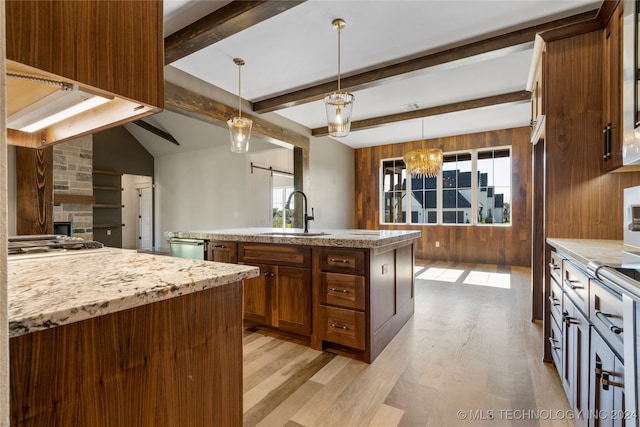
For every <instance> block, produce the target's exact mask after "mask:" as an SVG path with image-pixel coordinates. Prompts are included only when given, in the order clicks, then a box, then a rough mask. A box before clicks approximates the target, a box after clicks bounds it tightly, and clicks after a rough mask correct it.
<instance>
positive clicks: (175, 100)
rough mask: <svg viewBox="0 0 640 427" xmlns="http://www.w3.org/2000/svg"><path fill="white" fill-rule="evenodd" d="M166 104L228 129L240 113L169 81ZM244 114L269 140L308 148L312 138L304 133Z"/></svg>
mask: <svg viewBox="0 0 640 427" xmlns="http://www.w3.org/2000/svg"><path fill="white" fill-rule="evenodd" d="M164 103H165V109H167V110H169V111H173V112H174V113H178V114H182V115H184V116H188V117H191V118H194V119H196V120H201V121H204V122H207V123H211V124H214V125H217V126H221V127H224V128H227V120H229V119H230V118H231V117H234V116H238V110H236V109H234V108H232V107H229V106H227V105H225V104H222V103H220V102H218V101H215V100H213V99H211V98H207V97H205V96H202V95H200V94H199V93H196V92H193V91H191V90H188V89H185V88H183V87H180V86H178V85H175V84H173V83H171V82H168V81H165V85H164ZM243 117H247V118H250V119H251V120H253V127H252V131H251V132H252V133H257V134H260V135H262V136H263V137H265V138H266V139H267V140H268V141H281V142H286V143H288V144H291V145H293V146H295V147H300V148H303V149H306V150H308V149H309V138H308V137H306V136H304V135H301V134H299V133H296V132H293V131H290V130H288V129H285V128H283V127H282V126H276V125H274V124H272V123H269V122H267V121H266V120H263V119H261V118H258V117H255V116H251V115H248V114H244V115H243Z"/></svg>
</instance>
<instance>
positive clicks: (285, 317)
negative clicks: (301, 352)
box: [272, 266, 311, 335]
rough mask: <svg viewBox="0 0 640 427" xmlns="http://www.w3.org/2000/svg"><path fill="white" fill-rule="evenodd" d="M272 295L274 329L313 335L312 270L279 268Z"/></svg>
mask: <svg viewBox="0 0 640 427" xmlns="http://www.w3.org/2000/svg"><path fill="white" fill-rule="evenodd" d="M276 277H277V280H276V284H275V287H274V290H273V292H274V294H273V295H272V304H273V308H272V309H273V319H274V323H275V322H277V324H274V325H273V326H274V327H277V328H279V329H282V330H284V331H288V332H293V333H296V334H301V335H311V270H309V269H305V268H296V267H283V266H278V267H277V274H276Z"/></svg>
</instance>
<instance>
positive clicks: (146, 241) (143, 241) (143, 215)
mask: <svg viewBox="0 0 640 427" xmlns="http://www.w3.org/2000/svg"><path fill="white" fill-rule="evenodd" d="M138 199H139V207H138V227H137V228H138V230H137V231H138V249H151V247H152V246H153V241H152V235H153V231H152V228H153V226H152V219H151V218H152V207H153V192H152V190H151V186H149V187H143V188H138Z"/></svg>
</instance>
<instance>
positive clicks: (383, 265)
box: [382, 264, 389, 274]
mask: <svg viewBox="0 0 640 427" xmlns="http://www.w3.org/2000/svg"><path fill="white" fill-rule="evenodd" d="M388 272H389V266H388V265H387V264H382V274H387V273H388Z"/></svg>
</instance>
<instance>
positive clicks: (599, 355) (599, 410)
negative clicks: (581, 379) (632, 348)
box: [589, 331, 635, 427]
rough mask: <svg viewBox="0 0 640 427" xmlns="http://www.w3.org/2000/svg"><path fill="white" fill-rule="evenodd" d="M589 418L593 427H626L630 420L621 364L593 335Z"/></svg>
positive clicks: (601, 341)
mask: <svg viewBox="0 0 640 427" xmlns="http://www.w3.org/2000/svg"><path fill="white" fill-rule="evenodd" d="M589 372H590V375H591V387H590V390H589V395H590V397H591V404H590V408H591V418H592V421H593V422H592V423H591V426H593V427H596V426H597V427H610V426H611V427H614V426H624V425H627V420H629V419H632V420H633V421H635V419H634V418H633V417H631V416H630V415H631V413H627V412H626V411H625V403H624V401H625V399H624V397H625V396H624V364H623V363H622V361H621V360H620V359H619V358H618V357H617V356H616V354H615V353H614V352H613V351H612V350H611V348H610V347H609V345H607V343H606V342H605V341H604V340H603V339H602V337H601V336H600V334H599V333H597V332H595V331H594V333H593V340H592V344H591V366H590V370H589Z"/></svg>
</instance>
